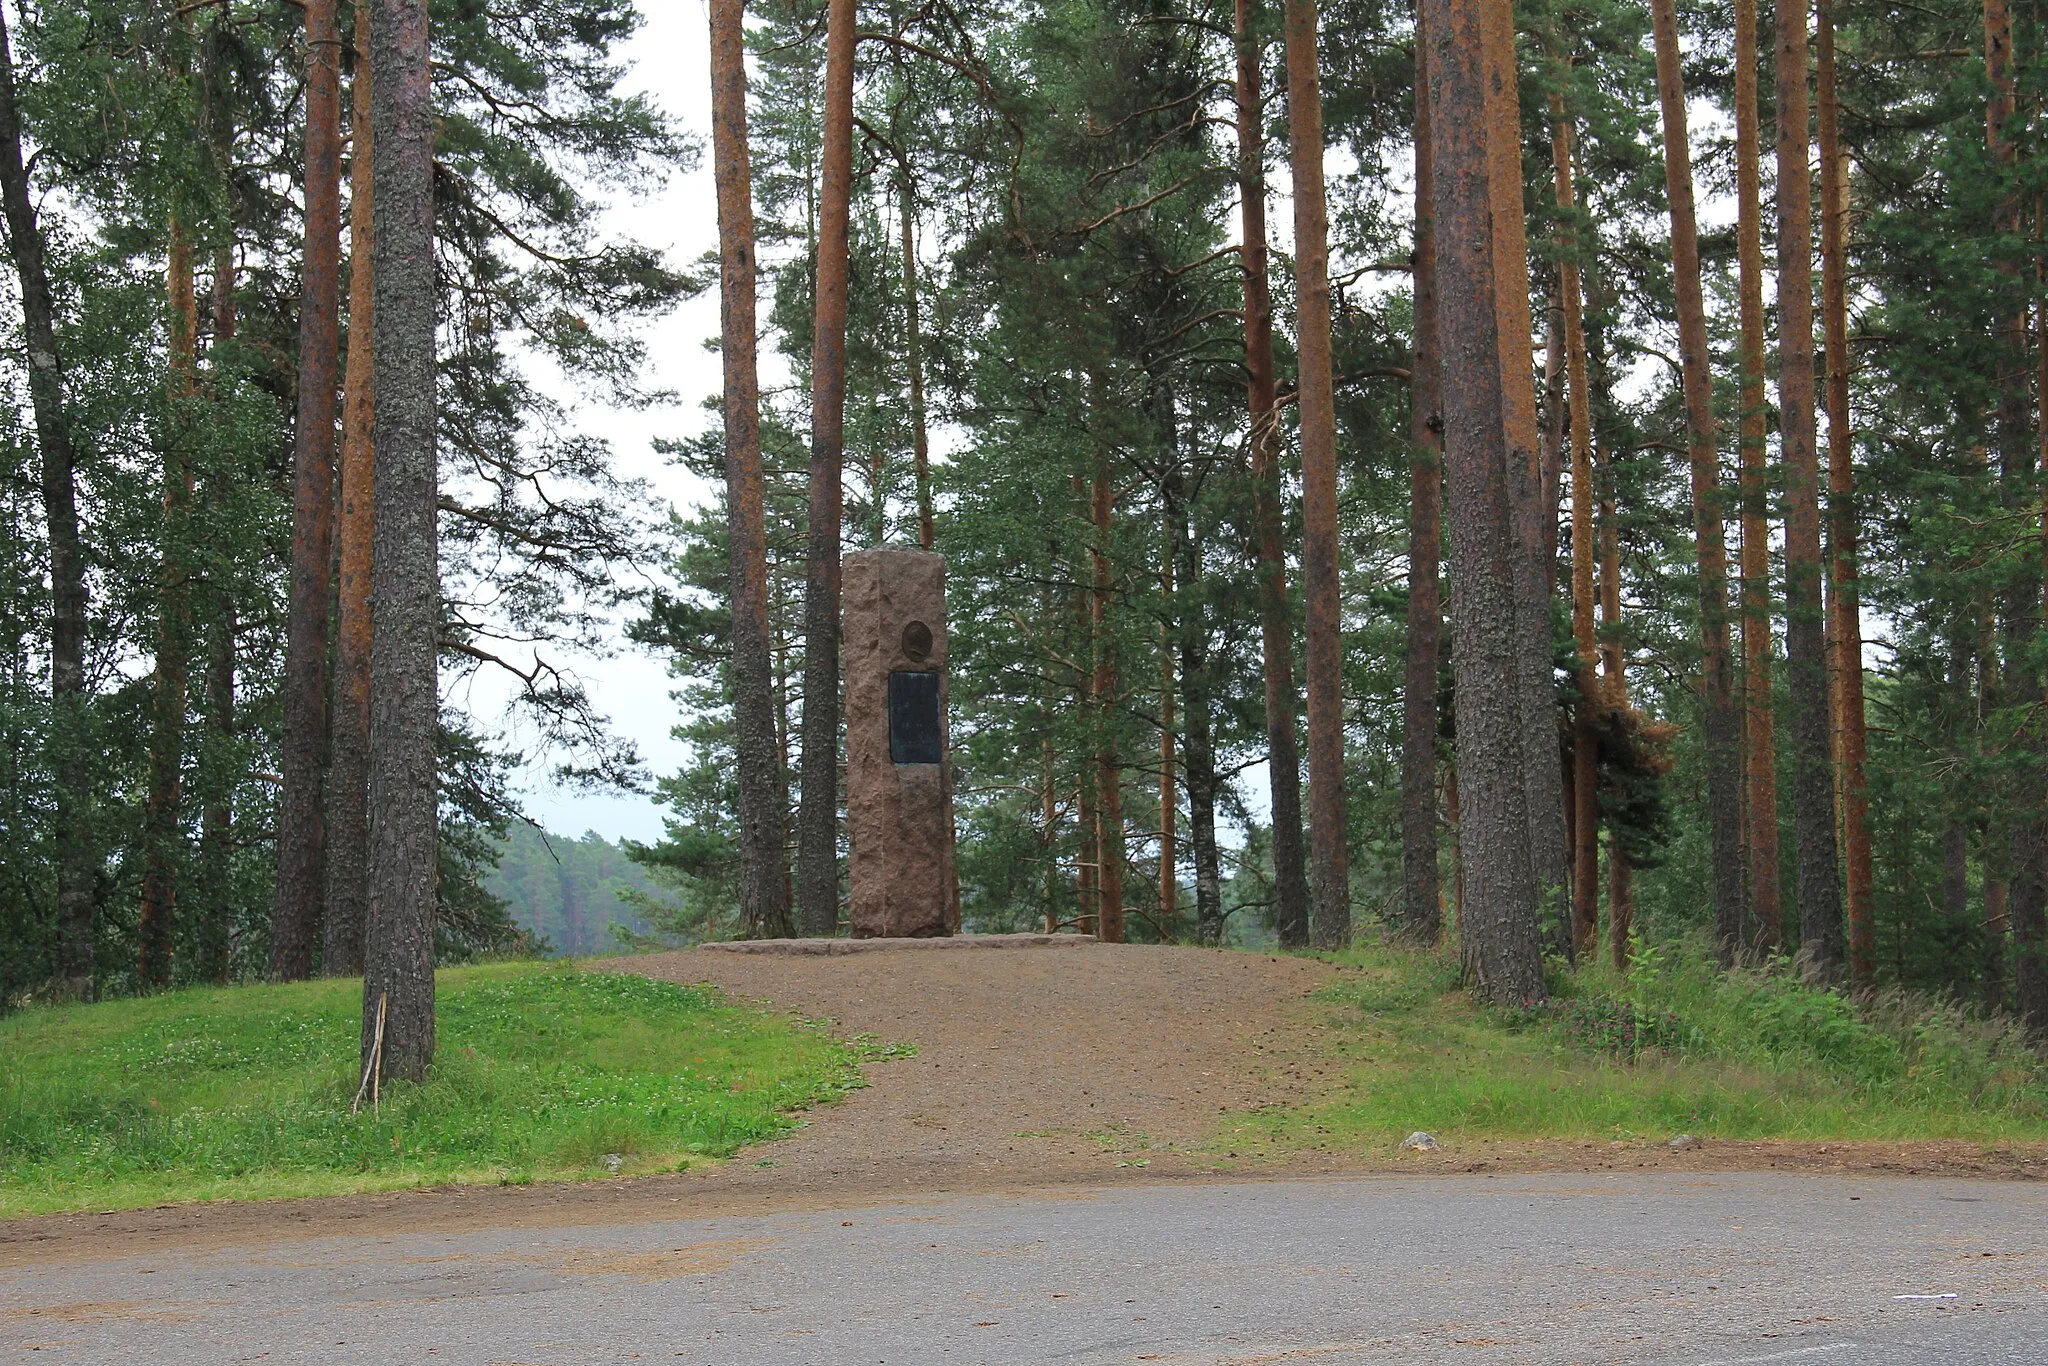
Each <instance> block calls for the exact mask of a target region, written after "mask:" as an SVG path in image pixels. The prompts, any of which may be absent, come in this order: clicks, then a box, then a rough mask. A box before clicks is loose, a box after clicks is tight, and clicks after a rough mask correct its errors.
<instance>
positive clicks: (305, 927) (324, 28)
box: [270, 0, 341, 982]
mask: <svg viewBox="0 0 2048 1366" xmlns="http://www.w3.org/2000/svg"><path fill="white" fill-rule="evenodd" d="M305 157H306V245H305V254H304V257H303V260H302V264H301V267H300V297H299V384H298V400H299V410H298V423H297V427H296V442H295V445H294V450H293V481H294V485H295V494H294V499H293V508H292V587H291V629H290V635H289V641H290V643H289V645H288V647H287V653H286V657H285V676H286V678H287V680H288V682H287V686H286V688H285V694H284V706H285V721H284V755H283V758H284V765H283V767H284V790H283V793H282V794H281V797H280V800H279V804H278V824H277V904H276V907H275V909H274V910H273V912H272V914H271V920H270V976H271V977H272V978H273V979H274V980H277V981H282V982H291V981H297V980H298V979H300V978H302V977H306V976H308V975H310V974H311V972H312V971H313V945H314V940H315V938H316V936H317V934H318V930H319V923H320V910H321V904H320V903H321V893H322V891H323V890H324V887H325V882H326V859H327V805H326V778H327V774H326V768H327V758H328V719H329V718H328V709H327V700H328V699H327V688H328V663H329V660H328V649H329V641H328V632H327V618H328V612H329V601H328V600H329V598H330V597H331V596H332V595H333V587H334V585H333V569H332V566H333V560H334V417H335V390H336V382H337V380H338V378H339V376H338V375H337V373H336V370H337V366H336V359H337V356H338V354H339V348H340V344H341V323H340V317H341V315H340V304H341V299H340V295H341V31H340V29H339V27H338V26H337V24H336V21H335V6H334V0H307V3H306V138H305Z"/></svg>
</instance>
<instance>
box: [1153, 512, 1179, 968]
mask: <svg viewBox="0 0 2048 1366" xmlns="http://www.w3.org/2000/svg"><path fill="white" fill-rule="evenodd" d="M1162 520H1163V522H1164V526H1163V528H1162V529H1163V530H1164V531H1165V533H1166V547H1165V554H1163V555H1162V556H1161V557H1160V565H1159V592H1160V597H1161V599H1162V600H1163V601H1165V602H1166V603H1167V604H1168V611H1169V612H1170V613H1172V612H1177V610H1178V609H1177V604H1178V602H1179V595H1178V594H1177V593H1176V592H1175V591H1174V575H1173V556H1174V542H1175V541H1176V539H1177V536H1176V533H1175V526H1174V516H1173V508H1172V507H1171V506H1168V507H1167V509H1166V516H1165V517H1164V518H1163V519H1162ZM1173 620H1174V618H1173V617H1172V616H1169V618H1168V619H1167V620H1166V621H1162V622H1161V623H1160V625H1159V924H1158V927H1157V928H1158V931H1159V937H1160V938H1162V939H1166V940H1171V939H1172V938H1173V937H1174V928H1173V922H1174V920H1175V919H1176V918H1177V917H1178V916H1179V914H1180V907H1179V905H1178V902H1179V900H1180V849H1179V847H1178V845H1177V842H1176V837H1177V831H1176V830H1175V826H1176V824H1177V823H1178V822H1177V817H1178V816H1179V814H1180V783H1179V781H1178V779H1177V778H1176V777H1175V776H1174V770H1175V769H1176V767H1177V766H1178V764H1179V758H1178V756H1177V754H1176V753H1175V744H1174V727H1175V725H1176V724H1177V722H1176V721H1175V719H1174V693H1175V691H1176V689H1177V686H1178V683H1179V677H1178V675H1177V674H1176V672H1175V670H1174V667H1173V657H1174V639H1173V625H1172V622H1173Z"/></svg>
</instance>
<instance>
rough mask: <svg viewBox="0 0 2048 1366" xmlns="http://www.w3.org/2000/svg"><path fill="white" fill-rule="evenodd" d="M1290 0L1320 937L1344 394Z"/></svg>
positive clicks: (1298, 29) (1338, 837)
mask: <svg viewBox="0 0 2048 1366" xmlns="http://www.w3.org/2000/svg"><path fill="white" fill-rule="evenodd" d="M1286 3H1287V144H1288V155H1289V163H1290V165H1291V166H1292V167H1293V173H1294V276H1295V278H1294V293H1295V315H1296V316H1295V347H1296V350H1297V351H1298V352H1299V354H1300V376H1299V381H1298V383H1299V394H1300V407H1301V520H1302V547H1301V579H1302V594H1303V600H1304V603H1305V605H1306V608H1307V612H1306V620H1307V650H1306V654H1307V662H1308V806H1309V810H1308V827H1309V875H1310V892H1311V895H1310V909H1311V913H1312V920H1313V929H1314V933H1315V940H1316V942H1317V943H1318V944H1320V945H1322V946H1324V947H1326V948H1334V947H1337V946H1338V945H1341V944H1343V943H1344V942H1345V941H1346V940H1348V939H1349V938H1350V937H1351V885H1350V855H1349V851H1348V849H1347V848H1346V845H1345V832H1346V825H1347V820H1346V816H1345V805H1344V699H1343V660H1342V650H1343V642H1342V640H1341V638H1340V631H1341V625H1342V623H1341V621H1340V619H1339V614H1340V611H1341V604H1340V601H1339V586H1338V577H1337V398H1336V377H1335V374H1334V372H1333V371H1332V369H1331V356H1330V275H1329V266H1330V259H1329V258H1330V245H1329V212H1328V206H1327V205H1326V204H1325V202H1324V195H1323V97H1322V88H1321V80H1320V76H1319V73H1318V70H1317V57H1316V6H1315V0H1286Z"/></svg>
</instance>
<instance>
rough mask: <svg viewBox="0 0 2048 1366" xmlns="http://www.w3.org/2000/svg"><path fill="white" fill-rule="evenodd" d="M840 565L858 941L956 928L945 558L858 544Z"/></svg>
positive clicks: (850, 864)
mask: <svg viewBox="0 0 2048 1366" xmlns="http://www.w3.org/2000/svg"><path fill="white" fill-rule="evenodd" d="M843 564H844V570H843V572H844V576H845V577H844V580H843V587H842V590H841V603H842V607H841V611H842V619H841V623H840V636H841V640H842V643H843V649H844V651H845V657H846V829H847V837H848V842H849V843H850V845H851V846H852V847H851V856H850V858H849V860H848V874H849V881H850V882H851V884H852V901H853V905H852V914H851V920H852V924H853V937H854V938H856V939H873V938H885V937H906V938H931V937H934V936H939V935H949V934H954V933H957V932H958V931H959V928H960V898H959V879H958V877H957V876H956V874H955V870H954V866H953V771H952V765H951V763H950V762H948V759H947V754H946V562H945V560H943V559H941V558H940V557H939V556H937V555H934V554H932V553H930V552H929V551H924V550H861V551H855V552H853V553H852V554H849V555H847V556H846V557H845V560H844V562H843Z"/></svg>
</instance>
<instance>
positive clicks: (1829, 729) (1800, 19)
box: [1777, 0, 1846, 978]
mask: <svg viewBox="0 0 2048 1366" xmlns="http://www.w3.org/2000/svg"><path fill="white" fill-rule="evenodd" d="M1807 2H1808V0H1796V3H1795V2H1794V0H1779V4H1778V73H1777V74H1778V440H1779V444H1780V447H1781V454H1782V456H1783V461H1784V471H1785V671H1786V687H1785V695H1786V699H1787V701H1788V702H1789V703H1790V707H1791V712H1792V716H1791V722H1792V744H1791V756H1792V822H1793V829H1794V832H1795V834H1796V836H1797V839H1798V847H1799V884H1798V885H1799V948H1800V953H1801V954H1802V955H1804V956H1805V958H1806V960H1807V962H1808V964H1809V965H1810V967H1811V969H1812V970H1813V971H1814V972H1816V973H1818V974H1819V975H1821V976H1822V977H1827V978H1833V977H1837V976H1839V975H1840V974H1841V971H1842V967H1843V963H1844V958H1845V957H1846V954H1845V952H1844V950H1845V947H1846V946H1845V945H1844V944H1843V941H1842V887H1841V869H1840V867H1839V863H1838V860H1837V856H1836V847H1835V782H1834V724H1833V720H1832V717H1831V715H1830V712H1831V708H1830V707H1829V698H1828V660H1827V642H1826V639H1825V624H1824V622H1823V619H1822V615H1821V551H1820V448H1819V441H1818V430H1817V427H1816V423H1815V420H1814V397H1815V393H1816V389H1815V385H1814V363H1813V185H1812V182H1811V180H1810V164H1809V160H1808V155H1807V154H1808V150H1809V148H1808V138H1809V137H1810V132H1809V127H1808V125H1809V122H1810V114H1811V101H1810V100H1809V98H1808V94H1807V66H1808V60H1807V59H1808V56H1809V51H1808V42H1807V28H1806V7H1807Z"/></svg>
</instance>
